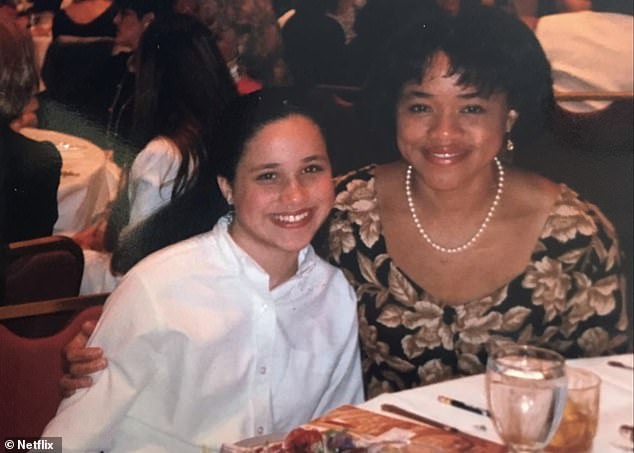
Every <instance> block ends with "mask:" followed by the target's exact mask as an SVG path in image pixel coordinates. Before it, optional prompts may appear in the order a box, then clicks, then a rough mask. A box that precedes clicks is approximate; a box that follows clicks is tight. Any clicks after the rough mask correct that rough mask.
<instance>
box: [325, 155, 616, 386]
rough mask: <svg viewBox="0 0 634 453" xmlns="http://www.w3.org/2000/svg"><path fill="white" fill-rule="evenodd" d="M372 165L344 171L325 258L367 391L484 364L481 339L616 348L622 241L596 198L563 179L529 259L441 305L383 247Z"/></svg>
mask: <svg viewBox="0 0 634 453" xmlns="http://www.w3.org/2000/svg"><path fill="white" fill-rule="evenodd" d="M374 169H375V167H374V166H369V167H366V168H363V169H361V170H358V171H356V172H353V173H351V174H349V175H347V176H345V177H343V178H342V179H341V180H340V181H339V183H338V185H337V193H338V195H337V198H336V201H335V207H334V211H333V215H332V216H331V218H330V223H329V226H328V229H329V231H328V235H329V238H328V243H329V259H330V261H331V262H332V263H333V264H335V265H337V266H339V267H340V268H342V269H343V271H344V273H345V274H346V276H347V278H348V280H349V281H350V283H351V284H352V285H353V287H354V288H355V290H356V292H357V297H358V300H359V305H358V314H359V330H360V337H361V351H362V361H363V372H364V381H365V385H366V392H367V396H368V397H373V396H376V395H377V394H379V393H383V392H390V391H397V390H402V389H407V388H411V387H416V386H420V385H425V384H430V383H433V382H438V381H442V380H446V379H450V378H454V377H459V376H463V375H470V374H475V373H480V372H483V371H484V369H485V364H486V359H487V352H486V351H487V344H488V343H490V342H491V341H496V340H512V341H516V342H521V343H530V344H537V345H543V346H546V347H549V348H551V349H556V350H558V351H560V352H561V353H562V354H564V355H565V356H566V357H569V358H572V357H582V356H584V357H585V356H595V355H601V354H608V353H615V352H624V351H625V350H626V348H627V334H626V332H627V330H626V329H627V328H628V318H627V313H626V308H625V304H624V302H623V301H624V289H623V279H622V275H621V268H620V258H621V257H620V250H619V247H618V241H617V239H616V233H615V231H614V229H613V227H612V225H611V224H610V222H609V221H608V220H607V219H606V218H605V217H604V216H603V214H602V213H601V212H600V211H599V209H597V207H596V206H593V205H592V204H589V203H587V202H585V201H583V200H581V199H580V198H579V196H578V195H577V194H576V193H575V192H573V191H572V190H571V189H569V188H568V187H566V186H564V185H562V186H561V193H560V195H559V199H558V201H557V202H556V204H555V205H554V207H553V209H552V212H551V213H550V215H549V217H548V219H547V221H546V223H545V226H544V229H543V231H542V233H541V236H540V238H539V241H538V242H537V244H535V249H534V251H533V254H532V257H531V261H530V264H529V265H528V266H527V267H526V269H525V270H524V272H523V273H522V274H520V275H518V276H517V277H515V278H514V279H513V280H511V281H509V282H508V283H507V284H506V285H505V286H503V287H502V288H499V289H498V290H496V291H495V292H494V293H492V294H490V295H488V296H486V297H483V298H481V299H477V300H471V301H469V302H467V303H464V304H461V305H449V304H445V303H443V301H442V300H438V299H436V298H434V297H433V296H432V295H430V294H428V293H427V292H426V291H425V289H424V288H421V287H419V286H418V285H417V284H416V283H415V282H414V281H412V280H410V279H409V278H408V277H407V276H406V275H405V274H404V273H403V272H401V271H400V270H399V269H398V267H397V266H396V265H395V264H394V263H393V262H392V260H391V258H390V256H389V255H388V254H387V250H386V244H385V238H384V237H383V232H382V226H381V219H380V218H379V210H378V207H377V196H376V192H375V189H374Z"/></svg>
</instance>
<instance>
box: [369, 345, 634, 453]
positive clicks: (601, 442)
mask: <svg viewBox="0 0 634 453" xmlns="http://www.w3.org/2000/svg"><path fill="white" fill-rule="evenodd" d="M610 359H614V360H620V361H621V362H623V363H626V364H629V365H632V363H633V362H634V356H633V355H631V354H625V355H621V356H616V357H597V358H592V359H576V360H568V361H567V363H568V364H570V365H571V366H576V367H579V368H586V369H588V370H590V371H593V372H594V373H596V374H598V375H599V376H600V377H601V379H602V382H601V402H600V415H599V427H598V431H597V436H596V438H595V439H594V445H593V452H594V453H611V452H615V453H616V452H619V453H622V452H623V451H624V450H623V449H622V448H618V447H617V446H615V445H622V446H626V445H627V442H626V441H624V440H623V438H622V437H621V436H620V435H619V433H618V427H619V426H620V425H622V424H628V425H632V424H633V421H634V393H633V379H634V372H633V371H632V370H627V369H623V368H616V367H612V366H609V365H607V362H608V360H610ZM439 395H445V396H448V397H450V398H453V399H456V400H459V401H463V402H466V403H469V404H472V405H474V406H477V407H482V408H486V407H487V403H486V394H485V386H484V375H477V376H470V377H466V378H462V379H455V380H452V381H447V382H441V383H439V384H434V385H428V386H425V387H419V388H416V389H412V390H406V391H403V392H398V393H388V394H383V395H380V396H378V397H376V398H373V399H371V400H369V401H367V402H365V403H364V404H362V405H361V406H360V407H362V408H364V409H368V410H372V411H375V412H382V411H381V404H385V403H390V404H394V405H397V406H400V407H402V408H403V409H407V410H409V411H411V412H415V413H419V414H421V415H424V416H425V417H427V418H431V419H434V420H437V421H440V422H442V423H444V424H446V425H450V426H454V427H456V428H458V429H459V430H461V431H463V432H466V433H469V434H473V435H474V436H478V437H481V438H484V439H488V440H491V441H493V442H497V443H501V441H500V439H499V437H498V436H497V434H496V432H495V428H494V427H493V424H492V422H491V420H490V419H489V418H487V417H485V416H482V415H478V414H473V413H471V412H468V411H465V410H463V409H458V408H455V407H453V406H448V405H446V404H443V403H440V402H438V396H439ZM387 415H389V416H391V417H393V416H394V415H393V414H387ZM482 427H485V428H486V430H485V431H483V430H482Z"/></svg>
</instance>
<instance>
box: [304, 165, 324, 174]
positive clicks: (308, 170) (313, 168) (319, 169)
mask: <svg viewBox="0 0 634 453" xmlns="http://www.w3.org/2000/svg"><path fill="white" fill-rule="evenodd" d="M322 171H324V167H322V166H321V165H309V166H308V167H306V168H304V173H319V172H322Z"/></svg>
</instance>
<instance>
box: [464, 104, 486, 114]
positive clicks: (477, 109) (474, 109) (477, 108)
mask: <svg viewBox="0 0 634 453" xmlns="http://www.w3.org/2000/svg"><path fill="white" fill-rule="evenodd" d="M462 111H463V112H464V113H484V108H483V107H482V106H481V105H467V106H466V107H464V108H463V109H462Z"/></svg>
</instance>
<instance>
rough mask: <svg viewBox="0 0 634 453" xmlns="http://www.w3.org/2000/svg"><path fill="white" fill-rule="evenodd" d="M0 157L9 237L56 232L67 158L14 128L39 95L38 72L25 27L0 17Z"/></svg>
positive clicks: (26, 237) (5, 236)
mask: <svg viewBox="0 0 634 453" xmlns="http://www.w3.org/2000/svg"><path fill="white" fill-rule="evenodd" d="M0 68H2V69H1V70H0V93H2V94H1V95H0V157H1V165H2V167H3V172H4V182H3V184H2V186H1V187H2V195H1V196H2V197H3V198H4V205H5V213H4V214H5V216H4V217H5V221H4V223H3V225H2V228H3V229H4V235H3V236H4V240H5V241H6V242H15V241H23V240H26V239H33V238H36V237H41V236H48V235H50V234H52V232H53V225H54V224H55V222H56V221H57V187H58V186H59V179H60V172H61V168H62V158H61V156H60V154H59V152H58V151H57V149H56V148H55V147H54V146H53V145H52V144H50V143H38V142H35V141H33V140H30V139H28V138H26V137H24V136H23V135H20V134H19V133H18V132H16V131H14V130H12V129H11V123H12V122H14V121H15V120H16V119H18V118H19V117H20V116H21V115H22V113H23V111H24V109H25V107H26V106H27V104H28V103H29V102H30V101H31V99H32V97H33V95H34V94H35V92H36V90H37V88H38V84H39V77H38V73H37V68H36V66H35V58H34V51H33V43H32V41H31V37H30V36H29V35H28V34H27V33H26V32H25V30H23V29H21V28H18V27H17V26H16V25H15V24H14V22H13V21H12V20H11V19H10V18H8V17H6V16H0Z"/></svg>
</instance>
